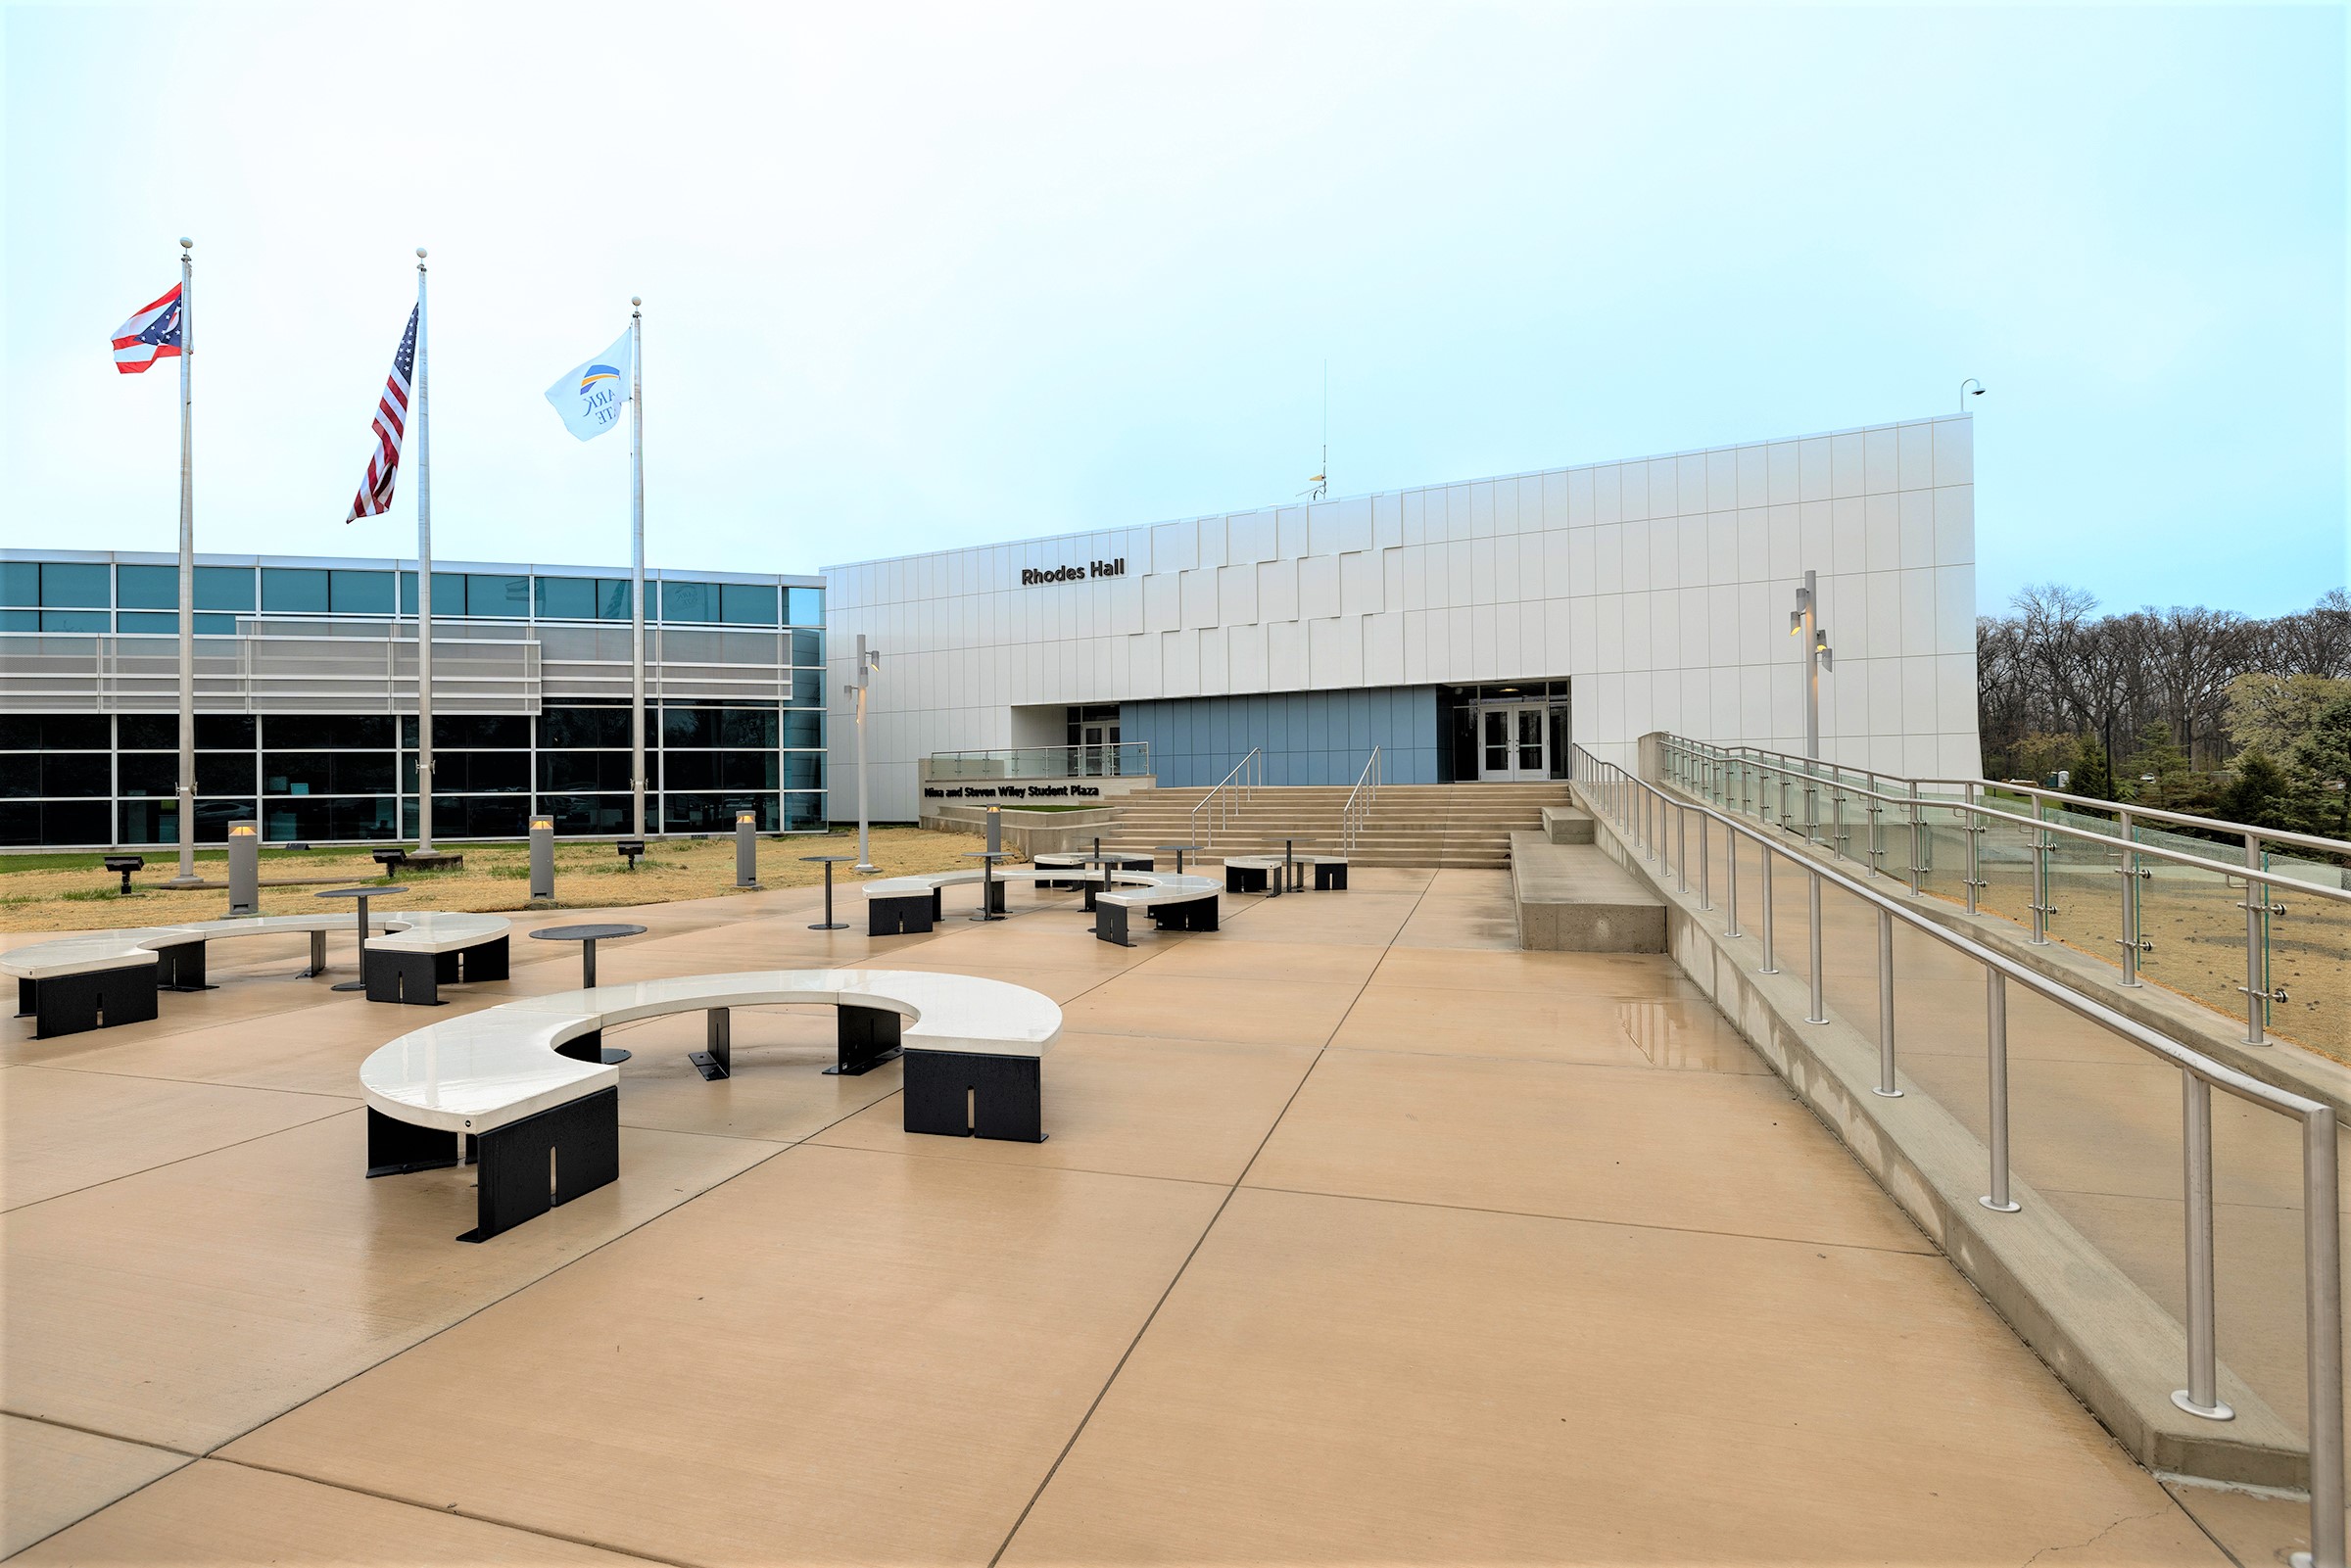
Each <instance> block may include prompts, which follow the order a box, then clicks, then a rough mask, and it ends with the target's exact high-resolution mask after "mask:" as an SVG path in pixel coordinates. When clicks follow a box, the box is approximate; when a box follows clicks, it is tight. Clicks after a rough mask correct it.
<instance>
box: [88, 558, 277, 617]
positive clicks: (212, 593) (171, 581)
mask: <svg viewBox="0 0 2351 1568" xmlns="http://www.w3.org/2000/svg"><path fill="white" fill-rule="evenodd" d="M115 607H116V608H118V609H124V610H177V609H178V608H179V568H178V567H176V566H118V567H116V568H115ZM196 607H197V608H198V609H200V610H232V611H233V610H244V611H250V610H252V608H253V568H251V567H250V566H199V567H197V568H196ZM196 629H197V630H198V631H200V632H201V631H203V630H204V623H203V622H202V621H198V622H197V623H196ZM229 630H230V631H232V632H233V631H234V630H235V628H234V627H233V626H231V627H230V628H229Z"/></svg>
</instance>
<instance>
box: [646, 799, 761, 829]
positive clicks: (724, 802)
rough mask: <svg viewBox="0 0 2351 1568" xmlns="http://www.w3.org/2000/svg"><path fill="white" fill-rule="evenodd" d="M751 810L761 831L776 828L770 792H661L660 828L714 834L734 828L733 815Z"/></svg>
mask: <svg viewBox="0 0 2351 1568" xmlns="http://www.w3.org/2000/svg"><path fill="white" fill-rule="evenodd" d="M739 811H747V812H750V813H752V814H753V815H754V816H755V817H756V818H757V819H758V822H757V826H758V828H759V830H760V831H761V832H775V831H776V823H777V817H776V797H775V796H774V795H765V794H760V795H754V794H726V795H663V796H662V797H661V831H662V832H672V833H715V832H734V831H735V814H736V813H737V812H739Z"/></svg>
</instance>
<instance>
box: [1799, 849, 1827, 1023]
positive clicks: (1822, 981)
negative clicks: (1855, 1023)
mask: <svg viewBox="0 0 2351 1568" xmlns="http://www.w3.org/2000/svg"><path fill="white" fill-rule="evenodd" d="M1809 886H1810V888H1811V894H1810V897H1811V915H1812V922H1811V941H1812V1011H1811V1012H1809V1013H1807V1014H1805V1015H1804V1022H1806V1023H1826V1022H1829V1005H1828V998H1827V994H1826V993H1827V990H1828V986H1827V981H1826V976H1824V975H1823V974H1821V973H1820V947H1821V930H1820V873H1819V872H1817V871H1815V872H1813V873H1811V874H1810V882H1809Z"/></svg>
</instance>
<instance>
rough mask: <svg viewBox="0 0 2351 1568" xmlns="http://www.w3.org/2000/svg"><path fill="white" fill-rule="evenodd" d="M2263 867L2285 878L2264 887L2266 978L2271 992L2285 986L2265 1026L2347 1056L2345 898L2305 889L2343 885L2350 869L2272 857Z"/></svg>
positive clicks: (2348, 883)
mask: <svg viewBox="0 0 2351 1568" xmlns="http://www.w3.org/2000/svg"><path fill="white" fill-rule="evenodd" d="M2269 869H2270V870H2271V871H2273V872H2277V873H2279V874H2280V875H2281V876H2283V877H2285V878H2288V879H2290V880H2286V881H2282V882H2279V883H2276V884H2274V885H2272V886H2271V887H2270V889H2269V899H2268V902H2269V903H2270V905H2271V906H2272V913H2271V914H2270V915H2269V917H2268V920H2267V923H2266V924H2267V929H2266V931H2265V932H2264V935H2265V937H2266V940H2267V943H2268V955H2267V957H2268V963H2269V980H2270V984H2271V987H2272V988H2273V990H2282V991H2284V992H2285V1000H2284V1001H2281V1002H2280V1001H2272V1003H2271V1004H2270V1018H2269V1027H2270V1028H2271V1030H2272V1031H2274V1032H2275V1033H2277V1034H2279V1036H2281V1037H2283V1038H2285V1039H2288V1040H2292V1041H2295V1042H2296V1043H2298V1044H2301V1045H2306V1046H2309V1047H2310V1048H2311V1049H2313V1050H2316V1051H2324V1052H2326V1053H2327V1055H2329V1056H2331V1057H2333V1058H2334V1059H2335V1060H2336V1061H2338V1062H2351V980H2346V978H2345V976H2346V975H2351V903H2345V902H2342V901H2340V900H2337V899H2330V898H2323V897H2320V896H2319V895H2318V893H2317V892H2316V891H2315V890H2306V889H2316V888H2321V887H2325V888H2328V889H2337V890H2343V889H2351V868H2346V867H2343V866H2336V865H2332V864H2330V863H2327V862H2325V861H2318V860H2308V859H2303V858H2301V857H2298V856H2292V855H2273V856H2270V857H2269ZM2279 911H2282V913H2279Z"/></svg>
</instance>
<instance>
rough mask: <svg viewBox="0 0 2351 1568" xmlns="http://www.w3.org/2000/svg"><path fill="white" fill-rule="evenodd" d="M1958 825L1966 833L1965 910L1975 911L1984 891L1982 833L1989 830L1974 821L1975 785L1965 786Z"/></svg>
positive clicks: (1986, 826) (1989, 828)
mask: <svg viewBox="0 0 2351 1568" xmlns="http://www.w3.org/2000/svg"><path fill="white" fill-rule="evenodd" d="M1959 825H1960V827H1961V828H1962V829H1964V830H1965V831H1966V833H1967V912H1968V913H1969V914H1970V915H1973V914H1975V913H1976V906H1977V905H1978V903H1980V902H1981V900H1982V894H1983V891H1984V835H1985V834H1986V833H1988V832H1991V827H1990V826H1989V825H1988V824H1985V823H1980V822H1978V821H1976V786H1975V785H1974V784H1969V785H1968V786H1967V796H1966V799H1965V801H1964V802H1963V803H1962V807H1961V810H1960V813H1959Z"/></svg>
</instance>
